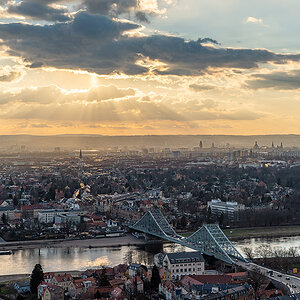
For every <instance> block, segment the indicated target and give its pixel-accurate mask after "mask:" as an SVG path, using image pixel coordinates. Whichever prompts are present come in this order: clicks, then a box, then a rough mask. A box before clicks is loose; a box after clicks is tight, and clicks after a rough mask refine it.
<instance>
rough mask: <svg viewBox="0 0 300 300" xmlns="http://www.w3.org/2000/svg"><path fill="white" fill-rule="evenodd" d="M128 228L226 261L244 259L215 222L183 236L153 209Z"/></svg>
mask: <svg viewBox="0 0 300 300" xmlns="http://www.w3.org/2000/svg"><path fill="white" fill-rule="evenodd" d="M130 228H131V229H133V230H136V231H140V232H143V233H146V234H149V235H153V236H156V237H159V238H161V239H165V240H168V241H170V242H174V243H178V244H180V245H183V246H186V247H189V248H191V249H194V250H197V251H200V252H201V253H204V254H207V255H209V256H214V257H215V258H217V259H219V260H221V261H224V262H226V263H230V264H234V263H235V260H241V261H246V260H245V258H244V257H243V256H242V255H241V254H240V253H239V251H238V250H237V249H236V248H235V247H234V246H233V245H232V243H231V242H230V241H229V239H228V238H227V237H226V235H225V234H224V233H223V231H222V230H221V229H220V227H219V225H217V224H207V225H203V226H202V227H201V228H199V229H198V230H197V231H196V232H195V233H193V234H192V235H191V236H189V237H183V236H180V235H178V234H177V233H176V232H175V231H174V229H173V228H172V227H171V226H170V224H169V223H168V221H167V220H166V218H165V217H164V216H163V214H162V213H161V211H160V210H159V209H154V210H151V211H150V210H149V211H147V212H146V213H145V214H144V216H143V217H142V218H141V219H140V220H139V221H137V222H136V223H135V224H134V225H132V226H130Z"/></svg>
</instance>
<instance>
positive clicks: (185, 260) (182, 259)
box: [163, 252, 205, 279]
mask: <svg viewBox="0 0 300 300" xmlns="http://www.w3.org/2000/svg"><path fill="white" fill-rule="evenodd" d="M163 267H164V268H165V269H166V270H168V271H169V272H170V274H171V278H172V279H181V277H182V276H185V275H202V274H203V273H204V271H205V260H204V258H203V256H202V254H201V253H200V252H179V253H168V254H166V255H165V257H164V260H163Z"/></svg>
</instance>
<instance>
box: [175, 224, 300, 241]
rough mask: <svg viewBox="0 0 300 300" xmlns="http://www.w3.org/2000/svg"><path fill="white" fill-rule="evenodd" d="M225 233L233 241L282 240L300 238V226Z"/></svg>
mask: <svg viewBox="0 0 300 300" xmlns="http://www.w3.org/2000/svg"><path fill="white" fill-rule="evenodd" d="M223 231H224V233H225V235H226V236H227V237H228V238H229V239H230V240H231V241H239V240H244V239H250V238H281V237H292V236H300V225H295V226H273V227H250V228H234V229H224V230H223ZM193 233H194V232H185V233H180V235H182V236H185V237H188V236H190V235H191V234H193Z"/></svg>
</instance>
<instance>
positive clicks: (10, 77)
mask: <svg viewBox="0 0 300 300" xmlns="http://www.w3.org/2000/svg"><path fill="white" fill-rule="evenodd" d="M20 76H21V73H20V72H13V71H12V72H10V73H8V74H5V75H1V76H0V82H11V81H14V80H16V79H18V78H20Z"/></svg>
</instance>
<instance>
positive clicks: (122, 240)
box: [0, 234, 145, 251]
mask: <svg viewBox="0 0 300 300" xmlns="http://www.w3.org/2000/svg"><path fill="white" fill-rule="evenodd" d="M143 244H145V240H143V239H137V238H135V237H134V236H132V235H130V234H128V235H126V236H122V237H111V238H98V239H83V240H80V239H78V240H39V241H36V240H34V241H18V242H4V243H0V251H3V250H12V251H16V250H23V249H38V248H69V247H77V248H102V247H118V246H129V245H143Z"/></svg>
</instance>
